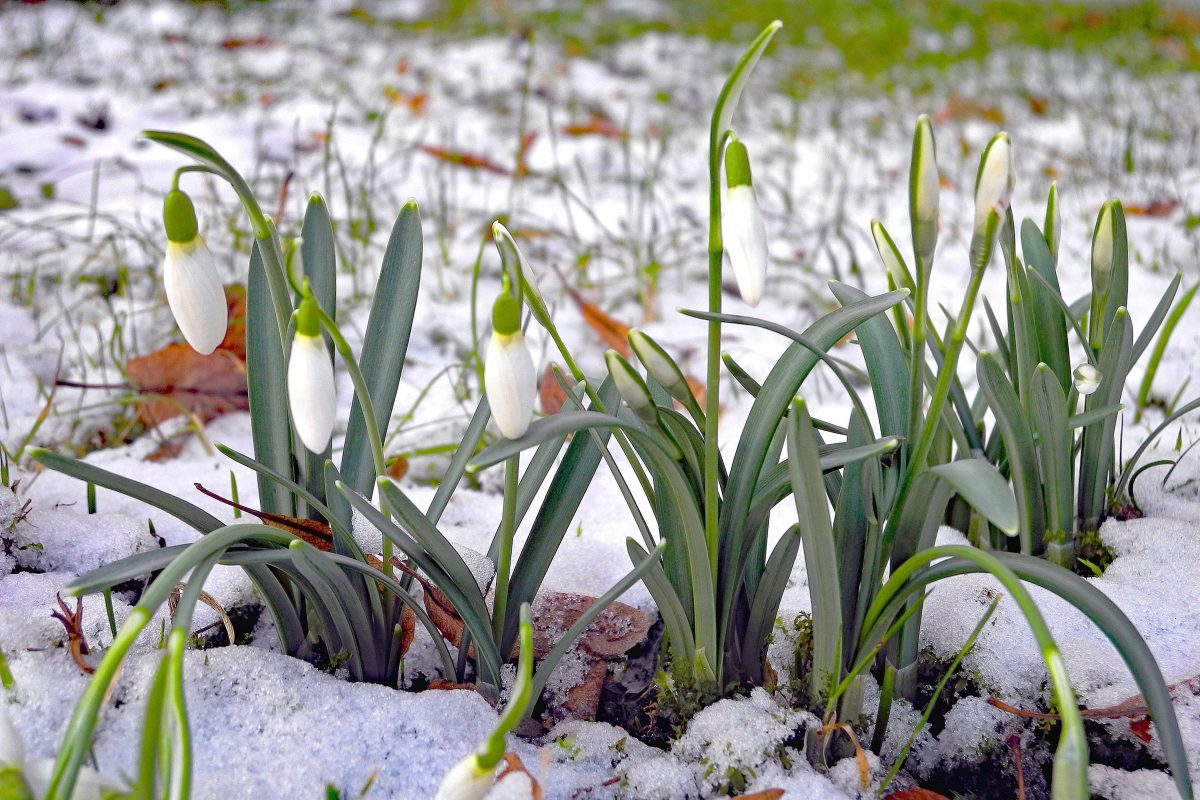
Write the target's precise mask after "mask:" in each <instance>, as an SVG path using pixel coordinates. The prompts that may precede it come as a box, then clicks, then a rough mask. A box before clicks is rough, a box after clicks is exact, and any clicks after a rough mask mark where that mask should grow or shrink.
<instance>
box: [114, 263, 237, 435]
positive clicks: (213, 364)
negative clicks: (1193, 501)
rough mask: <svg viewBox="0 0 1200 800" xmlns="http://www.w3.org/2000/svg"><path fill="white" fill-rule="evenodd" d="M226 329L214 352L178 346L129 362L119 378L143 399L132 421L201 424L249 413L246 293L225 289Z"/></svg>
mask: <svg viewBox="0 0 1200 800" xmlns="http://www.w3.org/2000/svg"><path fill="white" fill-rule="evenodd" d="M225 301H226V303H227V305H228V308H229V327H228V329H227V331H226V333H225V339H224V340H223V341H222V342H221V344H220V345H218V346H217V349H216V350H215V351H214V352H212V353H210V354H209V355H207V356H202V355H200V354H199V353H197V352H196V351H195V350H193V349H192V348H191V347H190V346H189V345H187V344H184V343H182V342H177V343H174V344H169V345H167V346H166V347H163V348H160V349H159V350H156V351H154V352H153V353H150V354H149V355H145V356H139V357H138V358H133V359H130V360H129V361H128V362H127V363H126V364H125V372H126V375H127V376H128V378H129V382H130V384H132V385H133V387H134V388H135V389H136V390H137V391H138V392H140V393H141V394H142V395H143V398H142V399H141V400H139V402H138V403H137V404H136V405H135V411H136V413H137V416H138V419H139V420H140V421H141V422H142V423H143V424H144V425H146V426H148V427H153V426H155V425H157V424H159V423H161V422H165V421H167V420H169V419H173V418H174V417H177V416H179V415H181V414H185V413H186V414H192V415H195V416H196V417H197V418H198V419H199V420H200V421H201V422H202V423H203V422H209V421H210V420H212V419H215V418H216V417H218V416H220V415H221V414H225V413H228V412H230V411H245V410H247V409H248V408H249V407H250V404H249V399H248V396H247V393H246V289H245V287H244V286H241V285H238V284H235V285H232V286H227V287H226V288H225Z"/></svg>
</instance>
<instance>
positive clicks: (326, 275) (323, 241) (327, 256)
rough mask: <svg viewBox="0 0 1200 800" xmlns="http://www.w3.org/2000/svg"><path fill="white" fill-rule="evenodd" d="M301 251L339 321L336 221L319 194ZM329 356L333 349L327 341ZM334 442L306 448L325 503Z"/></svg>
mask: <svg viewBox="0 0 1200 800" xmlns="http://www.w3.org/2000/svg"><path fill="white" fill-rule="evenodd" d="M300 236H301V237H302V240H303V241H302V244H301V246H300V252H301V255H302V256H303V261H304V277H305V278H306V279H307V280H308V284H309V287H310V288H311V289H312V294H313V297H314V298H315V299H316V301H317V304H318V305H320V307H321V308H323V309H324V310H325V313H326V314H328V315H329V316H330V317H332V318H333V319H335V320H336V319H337V255H336V248H335V246H334V239H333V222H332V221H331V220H330V219H329V209H328V208H326V206H325V200H324V198H322V197H321V195H319V194H313V195H312V196H311V197H309V198H308V205H307V206H306V207H305V209H304V224H303V226H302V227H301V229H300ZM326 344H327V346H328V347H329V351H330V356H332V355H333V346H332V344H331V343H329V342H328V339H327V341H326ZM332 447H333V443H332V442H330V443H329V444H327V445H326V446H325V451H324V452H322V453H313V452H311V451H310V450H309V449H308V448H304V485H305V487H306V488H307V489H308V491H309V493H310V494H312V495H313V496H314V497H316V498H318V499H319V500H321V502H322V503H324V502H325V462H326V461H328V460H329V456H330V454H331V453H332Z"/></svg>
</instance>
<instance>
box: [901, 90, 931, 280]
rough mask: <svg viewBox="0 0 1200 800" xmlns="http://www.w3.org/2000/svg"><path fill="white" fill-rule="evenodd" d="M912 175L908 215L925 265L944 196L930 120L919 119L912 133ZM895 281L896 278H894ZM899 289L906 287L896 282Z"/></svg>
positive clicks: (927, 261)
mask: <svg viewBox="0 0 1200 800" xmlns="http://www.w3.org/2000/svg"><path fill="white" fill-rule="evenodd" d="M910 170H911V172H910V175H909V188H908V191H909V206H910V209H909V213H910V214H911V215H912V225H913V245H914V247H915V249H916V251H917V253H918V255H919V256H920V258H921V261H922V262H924V263H929V262H930V261H932V260H933V252H934V250H935V249H936V247H937V237H938V202H939V196H940V193H941V185H940V178H939V176H938V166H937V144H936V142H935V141H934V138H933V125H932V124H930V122H929V117H928V116H926V115H925V114H922V115H921V116H920V117H918V118H917V128H916V130H915V131H914V132H913V150H912V166H911V168H910ZM893 277H894V276H893ZM896 285H897V286H904V285H905V284H903V283H900V281H899V280H896Z"/></svg>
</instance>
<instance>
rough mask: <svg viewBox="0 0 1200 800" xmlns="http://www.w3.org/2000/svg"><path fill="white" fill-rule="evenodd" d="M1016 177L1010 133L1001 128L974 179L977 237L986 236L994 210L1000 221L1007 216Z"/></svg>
mask: <svg viewBox="0 0 1200 800" xmlns="http://www.w3.org/2000/svg"><path fill="white" fill-rule="evenodd" d="M1015 180H1016V176H1015V173H1014V172H1013V154H1012V142H1011V141H1010V140H1009V138H1008V134H1007V133H1004V132H1003V131H1001V132H1000V133H997V134H996V135H995V136H993V137H992V140H991V141H990V142H989V143H988V146H987V149H985V150H984V151H983V157H982V158H981V159H980V161H979V173H978V175H977V176H976V179H975V235H976V236H982V235H984V233H985V231H986V230H987V224H988V218H989V217H990V216H991V214H992V213H993V212H995V214H996V217H997V219H998V220H1003V219H1004V212H1005V211H1007V210H1008V203H1009V201H1010V200H1011V199H1012V192H1013V184H1014V181H1015Z"/></svg>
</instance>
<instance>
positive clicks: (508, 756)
mask: <svg viewBox="0 0 1200 800" xmlns="http://www.w3.org/2000/svg"><path fill="white" fill-rule="evenodd" d="M514 772H516V773H520V774H521V775H524V776H525V777H527V778H529V796H530V797H531V798H532V800H542V787H541V786H538V782H537V780H536V779H535V778H534V777H533V775H532V774H531V773H530V772H529V770H528V769H526V768H525V762H523V761H522V760H521V757H520V756H519V755H517V754H516V753H505V754H504V769H502V770H500V774H499V775H497V776H496V782H497V783H499V782H500V781H502V780H504V778H505V777H507V776H508V775H510V774H511V773H514Z"/></svg>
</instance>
